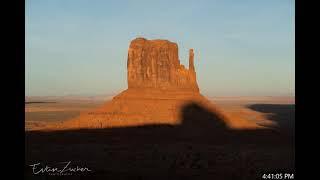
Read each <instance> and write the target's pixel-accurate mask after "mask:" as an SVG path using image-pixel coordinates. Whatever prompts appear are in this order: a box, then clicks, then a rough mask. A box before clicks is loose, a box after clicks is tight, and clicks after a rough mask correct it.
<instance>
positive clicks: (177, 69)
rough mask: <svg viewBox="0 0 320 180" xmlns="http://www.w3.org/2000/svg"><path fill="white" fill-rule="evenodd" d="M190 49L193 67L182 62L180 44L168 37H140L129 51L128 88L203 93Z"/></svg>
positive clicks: (131, 44)
mask: <svg viewBox="0 0 320 180" xmlns="http://www.w3.org/2000/svg"><path fill="white" fill-rule="evenodd" d="M193 57H194V55H193V50H190V58H189V69H186V68H185V67H184V66H183V65H181V64H180V61H179V56H178V45H177V44H176V43H173V42H170V41H168V40H147V39H144V38H137V39H134V40H133V41H131V43H130V46H129V51H128V61H127V69H128V88H129V89H131V88H153V89H164V90H181V91H195V92H199V88H198V84H197V81H196V72H195V69H194V65H193V62H194V59H193Z"/></svg>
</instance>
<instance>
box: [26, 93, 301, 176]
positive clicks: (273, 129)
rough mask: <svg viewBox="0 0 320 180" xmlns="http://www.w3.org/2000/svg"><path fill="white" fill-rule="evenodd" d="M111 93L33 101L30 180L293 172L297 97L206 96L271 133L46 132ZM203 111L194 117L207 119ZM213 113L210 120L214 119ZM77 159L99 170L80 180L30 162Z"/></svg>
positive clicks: (198, 129) (203, 128) (203, 129)
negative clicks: (36, 170) (39, 171)
mask: <svg viewBox="0 0 320 180" xmlns="http://www.w3.org/2000/svg"><path fill="white" fill-rule="evenodd" d="M111 98H112V95H110V96H99V97H78V96H77V97H68V96H65V97H27V98H26V104H25V125H26V126H25V127H26V128H25V131H26V136H25V140H26V141H25V143H26V150H25V154H26V177H27V178H29V179H37V178H38V179H42V178H43V176H45V177H46V178H47V179H61V178H67V179H79V178H80V179H81V178H85V177H87V176H89V177H90V179H101V178H102V179H105V178H107V179H181V178H183V179H259V178H261V177H260V176H262V174H263V173H265V172H275V171H277V172H278V171H279V172H290V173H292V172H294V124H295V99H294V97H258V96H256V97H207V98H208V99H209V100H210V101H212V102H213V103H214V104H215V105H217V106H218V107H219V108H220V109H222V110H223V111H224V112H225V113H226V114H228V115H230V117H241V118H244V119H247V120H250V121H253V122H255V123H257V124H260V125H262V126H265V127H267V128H262V129H256V130H224V129H223V128H221V127H220V126H215V127H219V128H212V129H210V128H208V127H207V126H208V125H207V122H204V123H202V124H201V123H200V124H201V125H197V124H196V123H195V124H192V125H191V127H192V128H190V127H189V126H181V127H179V126H166V125H159V126H141V127H128V128H111V129H82V130H63V131H49V132H47V131H41V130H39V129H41V127H42V126H44V125H45V124H46V123H48V122H56V121H65V120H68V119H70V118H74V117H77V116H79V114H80V113H81V112H85V111H90V110H91V109H95V108H97V107H99V106H101V105H102V104H104V103H106V102H107V101H109V100H111ZM208 114H210V113H209V112H205V111H203V110H201V109H199V110H198V112H196V114H195V116H196V117H200V118H201V116H207V115H208ZM209 116H210V115H209ZM64 161H71V163H73V164H75V165H83V166H86V167H89V168H91V169H92V172H91V173H84V174H81V173H80V174H79V173H75V174H74V175H73V176H68V175H66V176H63V177H61V176H52V175H48V174H45V175H34V174H32V171H31V169H30V166H28V165H30V164H34V163H37V162H43V163H46V164H51V165H54V164H57V163H59V162H64Z"/></svg>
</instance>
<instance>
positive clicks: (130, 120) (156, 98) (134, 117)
mask: <svg viewBox="0 0 320 180" xmlns="http://www.w3.org/2000/svg"><path fill="white" fill-rule="evenodd" d="M127 78H128V89H126V90H124V91H122V92H121V93H119V94H118V95H116V96H115V97H113V99H112V100H111V101H109V102H106V103H105V104H104V105H103V106H101V107H99V108H97V109H94V110H91V111H88V112H83V113H82V114H81V115H80V116H79V117H77V118H74V119H71V120H67V121H65V122H62V123H61V124H55V125H53V127H54V128H58V129H70V128H115V127H128V126H142V125H156V124H157V125H159V124H166V125H181V124H183V121H185V120H188V118H190V117H189V116H186V113H185V111H186V110H185V109H186V108H185V107H188V105H190V104H197V106H201V107H202V108H204V109H206V110H207V111H208V112H212V113H213V114H214V115H215V116H217V117H219V119H221V120H223V121H224V123H226V125H227V126H230V127H232V126H233V127H235V126H237V127H242V126H243V125H245V126H250V127H252V126H255V124H252V123H247V122H246V121H243V120H237V121H231V120H230V119H229V118H228V117H227V116H226V115H225V114H224V113H222V112H221V111H220V110H218V108H217V107H216V106H215V105H213V104H212V103H211V102H210V101H209V100H207V99H206V98H205V97H204V96H202V95H201V94H200V92H199V87H198V84H197V80H196V72H195V67H194V53H193V49H190V50H189V68H188V69H187V68H185V67H184V66H183V65H181V64H180V60H179V57H178V45H177V44H176V43H173V42H170V41H168V40H147V39H144V38H136V39H134V40H132V41H131V43H130V45H129V50H128V59H127ZM194 113H195V112H192V113H191V114H194ZM189 114H190V113H189ZM198 118H199V117H193V120H192V122H193V123H197V122H198ZM200 118H201V117H200Z"/></svg>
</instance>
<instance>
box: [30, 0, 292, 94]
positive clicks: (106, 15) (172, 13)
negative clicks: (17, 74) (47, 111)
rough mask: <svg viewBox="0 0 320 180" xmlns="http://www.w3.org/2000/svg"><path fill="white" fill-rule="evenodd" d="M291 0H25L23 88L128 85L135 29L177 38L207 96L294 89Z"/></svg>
mask: <svg viewBox="0 0 320 180" xmlns="http://www.w3.org/2000/svg"><path fill="white" fill-rule="evenodd" d="M294 16H295V12H294V1H293V0H216V1H215V0H207V1H204V0H203V1H201V0H189V1H188V0H174V1H173V0H154V1H152V0H136V1H133V0H131V1H129V0H127V1H121V0H114V1H113V0H94V1H92V0H27V1H26V17H25V18H26V41H25V43H26V63H25V64H26V79H25V80H26V88H25V90H26V95H28V96H30V95H33V96H37V95H40V96H41V95H70V94H76V95H99V94H110V93H115V92H118V91H120V90H124V89H126V88H127V81H126V75H127V72H126V61H127V51H128V46H129V43H130V41H131V40H133V39H134V38H136V37H140V36H142V37H145V38H147V39H168V40H170V41H173V42H176V43H178V46H179V56H180V61H181V63H183V64H185V65H187V62H188V49H189V48H194V51H195V66H196V72H197V80H198V84H199V87H200V90H201V92H202V93H203V94H205V95H209V96H239V95H244V96H248V95H253V96H256V95H257V96H258V95H266V96H281V95H294V93H295V89H294V88H295V79H294V77H295V57H294V33H295V32H294Z"/></svg>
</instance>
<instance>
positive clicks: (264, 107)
mask: <svg viewBox="0 0 320 180" xmlns="http://www.w3.org/2000/svg"><path fill="white" fill-rule="evenodd" d="M247 107H248V108H250V109H252V110H254V111H258V112H262V113H266V116H267V119H269V120H271V121H273V122H274V123H275V124H274V125H273V126H269V127H272V128H274V129H278V130H279V131H281V132H283V133H287V134H289V135H292V136H294V132H295V105H294V104H252V105H249V106H247Z"/></svg>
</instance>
